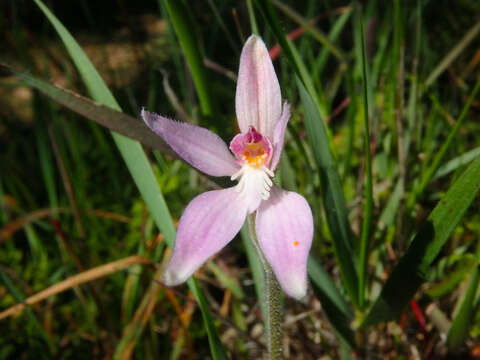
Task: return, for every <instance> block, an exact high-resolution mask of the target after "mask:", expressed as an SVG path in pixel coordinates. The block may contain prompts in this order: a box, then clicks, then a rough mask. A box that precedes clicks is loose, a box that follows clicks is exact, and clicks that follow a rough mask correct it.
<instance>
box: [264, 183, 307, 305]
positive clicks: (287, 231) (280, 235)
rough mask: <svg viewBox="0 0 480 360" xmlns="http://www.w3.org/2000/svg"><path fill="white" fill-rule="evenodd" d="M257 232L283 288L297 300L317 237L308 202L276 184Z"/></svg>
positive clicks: (305, 287) (265, 204)
mask: <svg viewBox="0 0 480 360" xmlns="http://www.w3.org/2000/svg"><path fill="white" fill-rule="evenodd" d="M256 231H257V236H258V242H259V244H260V247H261V249H262V251H263V253H264V255H265V257H266V258H267V260H268V262H269V263H270V265H271V266H272V269H273V272H274V273H275V276H276V277H277V280H278V282H279V283H280V286H281V287H282V289H283V291H285V293H286V294H287V295H289V296H291V297H293V298H295V299H300V298H301V297H303V296H304V295H305V293H306V291H307V259H308V253H309V251H310V247H311V245H312V238H313V217H312V211H311V210H310V206H309V205H308V203H307V201H306V200H305V199H304V198H303V197H302V196H300V195H299V194H297V193H294V192H290V191H285V190H282V189H280V188H278V187H273V188H272V190H271V192H270V199H269V200H268V201H264V202H262V204H261V205H260V207H259V208H258V211H257V218H256Z"/></svg>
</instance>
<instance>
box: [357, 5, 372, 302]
mask: <svg viewBox="0 0 480 360" xmlns="http://www.w3.org/2000/svg"><path fill="white" fill-rule="evenodd" d="M357 16H358V23H359V26H360V34H361V36H360V38H361V42H362V57H361V64H362V75H363V87H362V93H363V118H364V123H365V140H364V153H365V175H366V181H365V210H364V214H363V224H362V235H361V238H360V259H359V264H358V305H359V307H360V308H363V306H364V303H365V287H366V276H367V275H366V274H367V263H368V244H369V242H370V230H371V227H372V211H373V189H372V187H373V185H372V159H371V155H370V129H369V125H368V122H369V116H368V92H369V90H368V76H367V73H368V71H367V56H366V50H365V33H364V29H363V19H362V11H361V7H360V6H359V7H358V8H357Z"/></svg>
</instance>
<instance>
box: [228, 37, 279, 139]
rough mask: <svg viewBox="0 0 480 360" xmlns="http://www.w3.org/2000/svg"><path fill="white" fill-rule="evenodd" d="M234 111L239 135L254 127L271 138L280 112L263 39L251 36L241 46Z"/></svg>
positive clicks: (275, 77)
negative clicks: (239, 131)
mask: <svg viewBox="0 0 480 360" xmlns="http://www.w3.org/2000/svg"><path fill="white" fill-rule="evenodd" d="M235 109H236V113H237V119H238V126H239V127H240V130H241V132H242V133H246V132H247V131H248V127H249V126H250V125H251V126H254V127H255V128H256V129H257V130H258V131H259V132H260V133H261V134H262V135H266V136H268V137H269V138H270V139H271V138H272V135H273V130H274V128H275V124H276V123H277V121H278V120H279V119H280V115H281V112H282V96H281V93H280V85H279V84H278V79H277V75H276V74H275V69H274V67H273V64H272V61H271V60H270V56H269V54H268V50H267V48H266V46H265V44H264V42H263V40H262V39H261V38H260V37H258V36H257V35H251V36H250V37H249V38H248V40H247V42H246V43H245V45H244V46H243V50H242V54H241V56H240V67H239V70H238V81H237V92H236V95H235Z"/></svg>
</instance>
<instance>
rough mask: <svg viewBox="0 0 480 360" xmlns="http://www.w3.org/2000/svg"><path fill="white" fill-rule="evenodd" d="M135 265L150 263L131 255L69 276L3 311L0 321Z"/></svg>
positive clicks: (145, 259) (0, 314)
mask: <svg viewBox="0 0 480 360" xmlns="http://www.w3.org/2000/svg"><path fill="white" fill-rule="evenodd" d="M135 264H151V262H150V260H148V259H147V258H144V257H141V256H137V255H133V256H129V257H127V258H124V259H121V260H117V261H114V262H111V263H108V264H105V265H101V266H97V267H95V268H93V269H90V270H87V271H85V272H82V273H80V274H77V275H74V276H71V277H69V278H68V279H65V280H63V281H60V282H58V283H56V284H55V285H52V286H50V287H48V288H46V289H45V290H42V291H40V292H39V293H37V294H35V295H33V296H30V297H28V298H27V299H25V301H24V302H23V303H20V304H17V305H14V306H12V307H10V308H8V309H7V310H5V311H2V312H1V313H0V320H2V319H5V318H7V317H9V316H12V315H15V314H17V313H19V312H21V311H22V310H23V309H25V307H26V306H29V305H33V304H35V303H37V302H39V301H42V300H45V299H47V298H49V297H50V296H53V295H56V294H58V293H61V292H63V291H65V290H69V289H71V288H73V287H75V286H77V285H80V284H84V283H87V282H89V281H93V280H96V279H98V278H101V277H104V276H107V275H110V274H112V273H115V272H118V271H120V270H123V269H125V268H127V267H129V266H132V265H135Z"/></svg>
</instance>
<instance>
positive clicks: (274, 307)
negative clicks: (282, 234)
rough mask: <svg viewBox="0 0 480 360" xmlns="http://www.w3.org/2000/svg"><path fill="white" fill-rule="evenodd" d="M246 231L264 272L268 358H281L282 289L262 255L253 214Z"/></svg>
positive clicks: (279, 359)
mask: <svg viewBox="0 0 480 360" xmlns="http://www.w3.org/2000/svg"><path fill="white" fill-rule="evenodd" d="M247 221H248V231H249V233H250V240H251V241H252V244H253V246H254V247H255V250H256V251H257V254H258V258H259V259H260V264H261V265H262V269H263V272H264V273H265V288H264V291H265V292H264V295H263V299H261V301H262V303H263V306H262V312H263V317H264V319H265V336H266V337H267V349H268V359H270V360H282V359H283V346H282V335H283V328H282V323H283V301H282V298H283V296H282V289H281V288H280V285H279V284H278V281H277V279H276V278H275V274H274V273H273V271H272V268H271V267H270V264H269V263H268V261H267V259H266V258H265V256H264V255H263V252H262V249H260V245H259V243H258V239H257V234H256V232H255V214H251V215H248V216H247Z"/></svg>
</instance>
